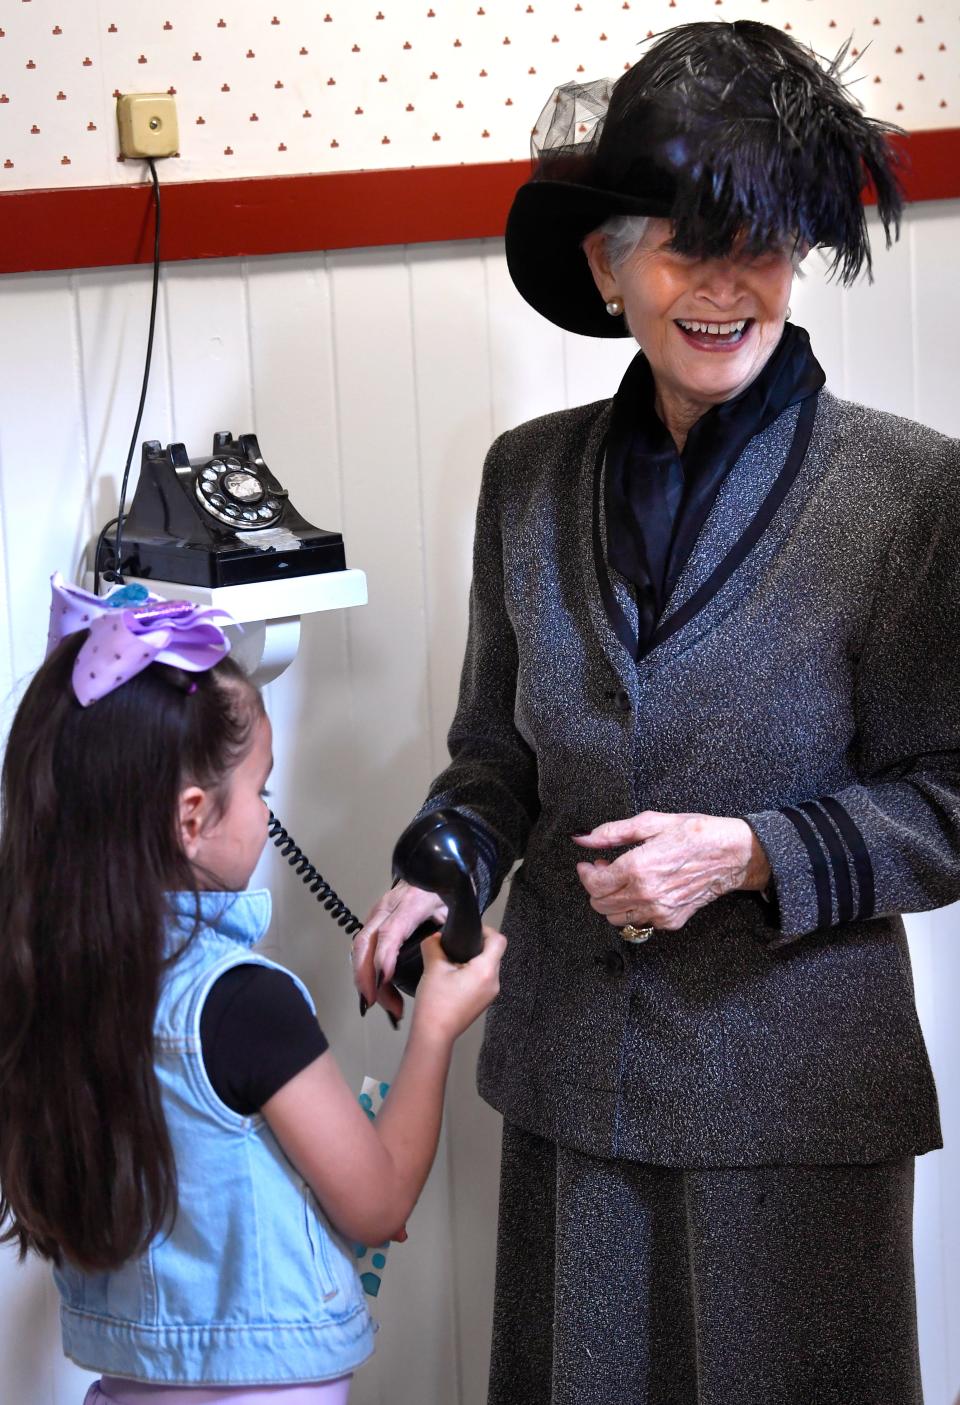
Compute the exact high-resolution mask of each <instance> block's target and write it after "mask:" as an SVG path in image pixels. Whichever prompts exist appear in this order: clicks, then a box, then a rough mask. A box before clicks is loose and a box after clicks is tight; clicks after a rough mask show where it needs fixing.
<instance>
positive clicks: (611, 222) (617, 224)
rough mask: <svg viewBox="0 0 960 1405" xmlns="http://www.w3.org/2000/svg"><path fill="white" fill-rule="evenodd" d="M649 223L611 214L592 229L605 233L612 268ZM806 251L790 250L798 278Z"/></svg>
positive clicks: (644, 217)
mask: <svg viewBox="0 0 960 1405" xmlns="http://www.w3.org/2000/svg"><path fill="white" fill-rule="evenodd" d="M649 223H650V216H649V215H611V216H610V218H609V219H608V220H604V222H603V224H601V225H598V226H597V228H596V229H595V230H593V231H592V233H594V234H602V235H603V238H604V242H605V244H606V250H607V258H608V259H609V261H610V267H611V268H620V267H621V265H622V264H625V263H626V262H627V260H628V259H629V258H632V256H633V255H634V254H635V253H636V251H637V248H638V247H639V245H640V242H641V240H642V239H643V236H644V235H645V234H646V232H647V226H648V225H649ZM588 237H589V236H588ZM805 253H806V250H804V251H803V252H801V250H800V248H799V247H798V245H796V244H794V246H793V248H792V249H791V250H790V262H791V263H792V264H793V271H794V273H795V274H796V275H797V277H798V278H802V277H803V276H804V275H803V269H802V268H801V267H800V265H801V263H802V262H803V259H804V255H805Z"/></svg>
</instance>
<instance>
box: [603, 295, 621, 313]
mask: <svg viewBox="0 0 960 1405" xmlns="http://www.w3.org/2000/svg"><path fill="white" fill-rule="evenodd" d="M607 311H608V312H609V314H610V316H611V317H619V316H620V315H621V313H622V312H623V299H622V298H611V299H610V301H609V302H608V303H607Z"/></svg>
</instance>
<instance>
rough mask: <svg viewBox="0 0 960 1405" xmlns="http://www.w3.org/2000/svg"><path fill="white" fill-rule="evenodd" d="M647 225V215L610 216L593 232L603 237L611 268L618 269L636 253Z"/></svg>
mask: <svg viewBox="0 0 960 1405" xmlns="http://www.w3.org/2000/svg"><path fill="white" fill-rule="evenodd" d="M649 223H650V216H649V215H611V216H610V218H609V219H608V220H604V222H603V224H601V225H599V226H598V227H597V229H595V230H594V231H593V233H594V234H602V235H603V237H604V241H605V243H606V249H607V258H608V259H609V260H610V266H611V268H619V267H620V265H621V264H624V263H626V261H627V259H628V258H630V256H631V255H632V254H634V253H635V252H636V250H637V246H638V245H639V243H640V241H641V239H642V238H643V236H644V235H645V234H646V232H647V225H648V224H649Z"/></svg>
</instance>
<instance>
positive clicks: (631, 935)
mask: <svg viewBox="0 0 960 1405" xmlns="http://www.w3.org/2000/svg"><path fill="white" fill-rule="evenodd" d="M653 932H654V929H653V928H652V927H635V926H634V925H633V923H632V922H628V923H627V925H626V926H625V927H621V928H620V935H621V937H623V940H624V941H625V942H636V943H637V945H639V944H640V942H645V941H649V940H650V938H651V937H652V936H653Z"/></svg>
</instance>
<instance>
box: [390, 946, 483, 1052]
mask: <svg viewBox="0 0 960 1405" xmlns="http://www.w3.org/2000/svg"><path fill="white" fill-rule="evenodd" d="M506 945H507V939H506V937H505V936H503V934H502V933H500V932H495V931H494V930H493V928H492V927H484V929H483V950H482V951H481V952H480V953H479V954H478V955H477V956H475V957H474V958H473V960H472V961H467V962H465V963H464V964H463V965H457V964H455V963H454V962H452V961H448V960H447V958H446V956H444V954H443V948H442V947H441V945H440V937H439V935H437V936H433V937H426V938H424V941H423V943H422V945H421V948H420V949H421V951H422V953H423V978H422V979H421V981H420V984H419V986H418V987H417V999H416V1003H415V1006H414V1025H413V1030H412V1031H411V1035H410V1037H411V1039H413V1038H414V1032H416V1034H417V1035H419V1034H421V1033H427V1032H429V1034H430V1036H433V1037H436V1038H439V1039H441V1040H448V1041H449V1042H450V1043H451V1044H452V1043H453V1041H454V1040H455V1039H456V1038H457V1037H458V1035H461V1034H462V1033H463V1031H464V1030H465V1029H467V1028H468V1027H469V1026H470V1025H472V1024H473V1022H474V1020H475V1019H476V1018H477V1016H478V1015H482V1014H483V1012H484V1010H485V1009H486V1008H487V1006H488V1005H489V1004H490V1003H491V1002H492V1001H493V1000H495V999H496V997H497V995H498V994H499V991H500V974H499V973H500V960H501V958H502V956H503V953H504V950H505V949H506Z"/></svg>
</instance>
